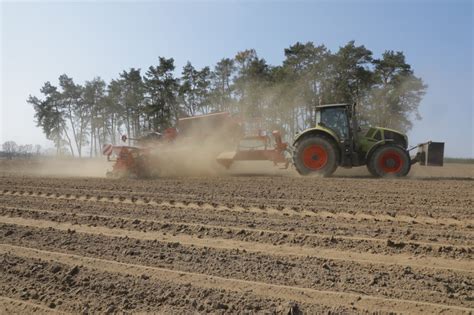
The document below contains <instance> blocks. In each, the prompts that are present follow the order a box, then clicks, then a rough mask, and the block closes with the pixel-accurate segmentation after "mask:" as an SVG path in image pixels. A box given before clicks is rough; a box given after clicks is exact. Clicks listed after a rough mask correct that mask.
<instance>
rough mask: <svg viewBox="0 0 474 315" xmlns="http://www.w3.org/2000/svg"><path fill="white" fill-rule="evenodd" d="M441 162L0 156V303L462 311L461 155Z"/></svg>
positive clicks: (464, 200) (473, 297)
mask: <svg viewBox="0 0 474 315" xmlns="http://www.w3.org/2000/svg"><path fill="white" fill-rule="evenodd" d="M448 167H449V168H451V169H453V170H454V171H453V173H452V174H455V175H452V174H451V175H450V174H443V173H442V172H441V171H440V169H435V170H434V173H427V172H428V171H427V170H429V169H423V170H422V171H423V172H425V173H423V174H420V172H421V171H420V170H415V171H417V172H414V174H413V175H412V176H411V177H410V178H406V179H399V180H383V179H372V178H369V177H367V176H366V174H362V173H360V174H356V173H353V174H350V173H347V172H350V171H345V170H343V171H339V172H338V174H336V175H337V176H336V177H334V178H329V179H323V178H303V177H298V176H295V175H294V174H292V173H291V172H284V173H282V174H281V175H273V176H269V175H267V176H260V175H258V176H257V175H254V176H229V175H228V174H227V175H226V176H220V177H215V176H214V177H167V178H160V179H155V180H146V181H143V180H108V179H103V178H91V177H87V178H83V177H74V178H64V177H44V176H38V174H37V175H36V176H33V175H31V173H29V175H26V172H22V173H18V172H15V171H14V170H12V169H8V170H3V171H1V170H0V262H1V263H0V313H18V314H23V313H38V314H43V313H49V312H56V313H124V312H125V313H129V312H130V313H133V312H155V313H156V312H158V313H173V314H176V313H178V314H190V313H216V314H222V313H249V314H253V313H276V314H288V313H289V312H290V311H293V314H297V310H301V311H302V312H304V313H305V314H314V313H338V314H339V313H366V312H367V313H373V312H379V313H388V312H392V311H393V312H405V313H427V314H433V313H453V314H459V313H472V312H473V311H474V294H473V292H474V259H473V258H474V257H473V256H474V217H473V211H474V194H473V192H474V181H473V180H472V176H471V175H469V174H472V171H473V166H471V165H448ZM444 171H445V170H443V172H444ZM344 172H346V173H344ZM436 172H438V173H436ZM462 174H464V175H465V176H462Z"/></svg>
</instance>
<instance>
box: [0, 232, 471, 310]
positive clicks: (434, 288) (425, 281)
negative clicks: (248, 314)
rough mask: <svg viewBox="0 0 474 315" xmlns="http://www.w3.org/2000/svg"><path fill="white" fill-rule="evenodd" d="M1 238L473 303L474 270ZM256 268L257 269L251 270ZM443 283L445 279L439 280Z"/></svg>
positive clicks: (96, 239) (88, 239)
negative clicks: (464, 270) (468, 271)
mask: <svg viewBox="0 0 474 315" xmlns="http://www.w3.org/2000/svg"><path fill="white" fill-rule="evenodd" d="M0 227H1V228H2V229H4V230H6V231H7V233H5V235H4V236H2V235H0V243H8V244H11V245H17V246H24V247H30V248H36V249H41V250H48V251H57V252H62V253H68V254H76V255H81V256H88V257H94V258H103V259H108V260H116V261H120V262H125V263H133V264H140V265H146V266H152V267H162V268H167V269H173V270H178V271H186V272H198V273H202V274H208V275H216V276H220V277H225V278H229V277H230V278H237V279H242V280H250V281H258V282H265V283H272V284H281V285H291V286H298V287H303V288H312V289H317V290H330V291H341V292H349V293H354V292H357V293H363V294H366V295H372V296H378V297H385V298H398V299H407V300H418V301H430V302H436V303H441V304H446V305H458V306H473V305H474V304H472V302H470V301H471V293H472V292H473V290H474V285H473V284H472V283H474V278H473V277H474V275H472V274H469V273H465V272H458V271H449V270H439V269H429V268H411V267H404V266H397V265H391V266H386V265H380V264H366V263H355V262H351V261H331V260H327V259H321V258H314V257H301V256H282V255H278V256H277V255H268V254H265V253H255V252H246V251H241V250H238V249H236V250H234V249H214V248H204V247H195V246H188V245H183V244H178V243H166V242H158V241H156V240H154V241H152V240H137V239H131V238H111V237H108V236H105V235H97V234H95V235H94V234H84V233H77V232H73V231H72V230H70V231H57V230H54V229H41V228H33V227H21V226H16V225H0ZM256 270H258V272H255V271H256ZM443 284H445V285H446V286H445V285H443Z"/></svg>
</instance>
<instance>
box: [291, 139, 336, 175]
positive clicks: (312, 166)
mask: <svg viewBox="0 0 474 315" xmlns="http://www.w3.org/2000/svg"><path fill="white" fill-rule="evenodd" d="M293 164H294V165H295V168H296V170H297V171H298V173H299V174H301V175H321V176H324V177H328V176H331V175H332V174H333V173H334V171H335V170H336V168H337V151H336V148H335V147H334V145H333V143H332V142H331V140H329V139H328V138H326V137H324V136H314V137H308V138H305V139H302V140H300V141H298V142H297V144H296V147H295V151H294V152H293Z"/></svg>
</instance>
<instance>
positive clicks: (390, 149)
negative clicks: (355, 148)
mask: <svg viewBox="0 0 474 315" xmlns="http://www.w3.org/2000/svg"><path fill="white" fill-rule="evenodd" d="M367 168H368V170H369V172H370V173H371V174H372V175H374V176H375V177H403V176H406V175H407V174H408V172H409V171H410V168H411V161H410V156H409V155H408V152H407V151H406V150H405V149H403V148H402V147H400V146H398V145H394V144H385V145H383V146H381V147H379V148H377V149H376V150H375V152H374V153H373V154H372V156H371V157H370V160H369V162H368V164H367Z"/></svg>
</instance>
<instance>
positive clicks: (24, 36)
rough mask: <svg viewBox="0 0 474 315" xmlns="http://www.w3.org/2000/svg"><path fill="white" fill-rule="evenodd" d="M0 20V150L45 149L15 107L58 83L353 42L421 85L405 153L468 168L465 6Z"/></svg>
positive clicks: (270, 4) (44, 12)
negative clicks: (429, 150) (413, 150)
mask: <svg viewBox="0 0 474 315" xmlns="http://www.w3.org/2000/svg"><path fill="white" fill-rule="evenodd" d="M0 10H1V15H0V16H1V24H0V25H1V26H0V27H1V32H0V34H1V47H0V53H1V90H0V94H1V98H0V102H1V105H0V143H3V142H4V141H6V140H15V141H16V142H18V143H21V144H26V143H34V144H36V143H38V144H41V145H43V146H48V145H49V146H52V144H51V143H50V142H48V141H47V140H46V139H45V137H44V136H43V135H42V132H41V130H40V129H39V128H37V127H35V123H34V122H33V115H34V112H33V110H32V108H31V106H30V105H28V104H27V103H26V99H27V97H28V95H29V94H33V95H38V96H39V95H40V93H39V89H40V87H41V86H42V84H43V83H44V82H45V81H51V82H52V83H53V84H56V83H57V78H58V76H59V75H60V74H62V73H67V74H68V75H70V76H72V77H73V78H74V80H75V81H76V82H79V83H83V82H84V81H85V80H89V79H92V78H93V77H94V76H101V77H102V78H104V79H105V80H110V79H111V78H114V77H116V76H117V75H118V73H119V72H121V71H122V70H124V69H128V68H130V67H138V68H142V69H146V68H148V66H150V65H155V64H156V63H157V60H158V56H165V57H173V58H175V61H176V65H177V67H178V68H181V67H182V66H183V65H184V64H185V63H186V61H188V60H189V61H191V62H192V63H193V64H194V65H196V66H198V67H202V66H206V65H211V66H212V65H214V64H215V63H216V62H217V61H218V60H219V59H221V58H223V57H233V56H234V55H235V53H236V52H238V51H241V50H244V49H247V48H255V49H256V50H257V53H258V54H259V56H260V57H263V58H265V59H266V60H267V62H268V63H270V64H274V65H276V64H280V63H281V62H282V60H283V58H284V55H283V50H284V48H286V47H288V46H290V45H292V44H294V43H295V42H297V41H300V42H306V41H313V42H315V43H316V44H325V45H326V46H327V47H328V48H329V49H331V50H333V51H335V50H337V49H338V47H339V46H342V45H344V44H346V43H347V42H348V41H350V40H355V41H356V44H363V45H365V46H366V47H367V48H369V49H370V50H372V51H373V52H374V55H375V56H376V57H378V56H380V55H381V53H382V52H383V51H384V50H397V51H398V50H400V51H403V52H404V53H405V55H406V57H407V61H408V63H410V64H411V65H412V66H413V69H414V70H415V74H416V75H417V76H420V77H422V78H423V80H424V81H425V83H426V84H428V86H429V88H428V93H427V95H426V96H425V98H424V100H423V102H422V104H421V106H420V113H421V115H422V117H423V119H422V120H421V121H419V122H416V123H415V127H414V128H413V130H412V131H410V133H409V137H410V142H411V143H413V144H416V143H418V142H422V141H425V140H429V139H432V140H439V141H445V142H446V154H447V155H449V156H461V157H474V149H473V146H474V144H473V143H474V129H473V120H474V116H473V107H474V96H473V89H474V84H473V83H474V82H473V63H474V57H473V27H474V26H473V1H471V0H465V1H457V0H452V1H441V0H438V1H436V0H433V1H421V0H419V1H416V0H415V1H408V0H405V1H355V0H354V1H259V2H257V1H220V2H218V1H177V2H158V1H156V2H150V1H149V2H140V3H132V2H74V3H71V2H2V3H1V4H0ZM179 71H180V69H179Z"/></svg>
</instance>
